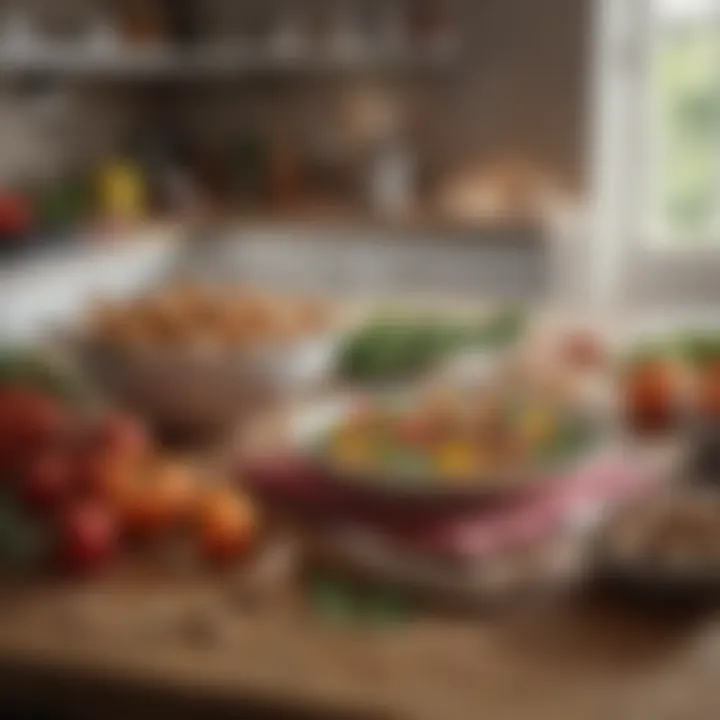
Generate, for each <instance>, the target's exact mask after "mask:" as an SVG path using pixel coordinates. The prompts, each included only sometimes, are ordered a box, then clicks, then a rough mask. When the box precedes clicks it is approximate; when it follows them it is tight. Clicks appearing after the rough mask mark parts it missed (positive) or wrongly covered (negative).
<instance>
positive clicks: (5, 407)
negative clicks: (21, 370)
mask: <svg viewBox="0 0 720 720" xmlns="http://www.w3.org/2000/svg"><path fill="white" fill-rule="evenodd" d="M69 425H70V423H69V419H68V416H67V413H66V412H65V410H64V408H63V407H62V405H61V404H60V403H59V402H58V401H57V400H55V399H54V398H52V397H49V396H46V395H44V394H42V393H41V392H39V391H37V390H34V389H31V388H24V387H5V388H2V389H1V390H0V464H1V465H2V466H3V467H4V468H6V469H7V468H17V466H18V465H19V464H21V462H22V461H23V460H24V459H25V458H27V457H28V456H29V455H31V454H33V453H35V452H37V451H38V450H40V449H43V448H46V447H48V446H53V445H56V444H59V443H60V441H61V440H62V439H63V438H64V437H65V436H66V435H67V431H68V428H69Z"/></svg>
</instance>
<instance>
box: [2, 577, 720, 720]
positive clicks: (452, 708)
mask: <svg viewBox="0 0 720 720" xmlns="http://www.w3.org/2000/svg"><path fill="white" fill-rule="evenodd" d="M78 608H84V611H79V610H78ZM186 612H187V613H188V615H187V617H188V618H190V617H191V613H201V614H202V613H204V614H205V616H207V615H208V614H210V615H212V617H213V618H214V619H215V620H216V621H217V625H216V628H215V629H216V630H219V634H218V636H217V637H215V636H213V635H212V634H208V635H207V636H205V635H204V634H203V632H204V631H203V632H198V633H197V634H196V635H190V634H189V633H178V632H176V631H172V632H170V631H167V632H166V631H165V630H163V626H164V621H162V620H161V619H162V618H165V619H167V618H169V617H179V616H180V615H182V614H183V613H186ZM81 616H82V618H84V619H81ZM197 617H200V616H197ZM138 618H146V621H143V622H145V625H146V627H145V628H144V629H142V627H141V625H142V623H141V622H140V621H139V620H138ZM0 666H2V668H3V672H2V673H0V678H1V680H0V693H1V694H2V696H3V697H5V698H15V699H18V700H20V701H26V700H27V699H28V698H30V699H35V700H37V699H38V698H45V699H47V701H48V703H50V704H52V705H53V706H62V705H64V706H66V707H68V708H74V711H76V710H77V709H78V708H80V709H84V710H85V712H86V713H89V714H88V715H87V716H88V717H97V716H98V714H97V713H96V711H97V710H98V708H100V709H101V710H102V716H103V717H105V718H112V717H115V715H114V714H113V710H115V711H116V714H117V716H118V717H127V712H128V711H129V710H128V708H134V710H133V712H134V711H136V710H138V709H140V710H142V711H145V712H148V716H149V715H151V714H152V715H153V717H157V716H158V714H159V712H160V711H159V710H158V708H161V709H166V710H167V709H168V708H170V707H174V708H175V710H174V711H173V717H186V716H187V717H190V716H193V715H197V714H199V711H200V709H203V710H204V711H206V712H207V711H208V710H210V709H212V712H213V717H216V716H225V715H224V713H227V716H233V714H235V716H240V717H333V718H335V717H337V718H343V717H348V718H349V717H370V718H372V717H378V718H380V717H389V718H443V719H444V718H453V720H463V718H469V719H470V718H472V719H473V720H475V719H477V718H490V719H492V720H503V719H504V718H507V719H508V720H525V719H528V720H580V719H582V720H592V719H595V718H597V719H598V720H601V719H605V718H613V719H617V720H635V719H637V720H648V719H650V720H654V719H655V718H658V719H659V718H662V719H663V720H673V719H677V720H710V719H711V718H716V717H720V682H718V671H719V670H720V625H718V623H716V622H714V621H713V619H712V618H708V617H704V618H697V617H696V618H692V619H688V618H676V619H674V620H670V619H668V618H662V619H661V618H652V617H648V616H647V615H645V616H644V615H643V614H638V613H630V612H629V611H627V610H624V611H622V612H620V611H618V610H611V609H609V608H608V607H607V606H604V607H599V606H598V604H597V601H588V600H587V599H585V600H581V599H578V598H574V599H572V598H560V599H558V598H555V599H554V600H552V601H549V600H546V601H544V602H540V601H538V602H533V600H532V599H531V598H528V599H527V601H526V602H524V603H523V604H522V606H517V607H515V608H514V609H512V610H505V611H498V612H495V613H493V614H491V615H487V616H484V617H483V616H480V617H475V618H467V617H466V618H454V619H453V618H446V617H445V618H442V617H434V618H432V617H427V618H418V619H415V620H412V621H410V622H408V623H407V624H403V625H401V626H397V627H392V628H385V629H379V628H374V629H373V628H368V627H363V628H357V627H332V626H328V625H324V624H322V623H321V622H320V621H319V620H318V619H316V618H314V617H313V616H312V615H310V614H309V613H308V612H307V610H306V609H305V608H304V607H301V606H299V605H297V604H293V603H279V604H278V603H268V604H265V605H263V606H260V607H256V608H254V609H250V608H241V607H238V606H237V604H233V603H232V602H231V601H230V600H229V596H228V595H227V593H226V592H225V591H224V590H223V589H222V588H221V586H219V585H213V584H212V583H208V582H203V583H197V582H196V581H195V582H194V583H191V582H179V583H176V584H174V585H173V586H168V585H163V586H157V587H147V586H144V587H141V586H139V585H138V586H135V587H128V586H127V585H126V584H125V585H123V586H122V587H119V586H118V585H117V584H106V585H99V586H93V587H92V588H90V587H88V588H86V589H82V588H79V589H77V588H75V589H70V590H68V589H61V588H41V589H38V588H35V589H33V590H32V591H25V590H20V591H16V592H6V593H5V594H4V597H3V600H2V611H1V613H0ZM133 703H134V704H133ZM153 708H154V709H153ZM90 709H91V710H90ZM183 713H185V714H183ZM139 714H140V715H141V716H143V715H142V713H139ZM72 717H85V715H83V714H77V715H76V714H73V715H72Z"/></svg>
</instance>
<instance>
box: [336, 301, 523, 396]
mask: <svg viewBox="0 0 720 720" xmlns="http://www.w3.org/2000/svg"><path fill="white" fill-rule="evenodd" d="M524 320H525V319H524V314H523V313H522V312H521V311H520V310H518V309H516V308H509V309H505V310H503V311H501V312H499V313H498V314H497V315H495V316H494V317H492V318H490V319H489V320H484V321H482V322H479V323H478V322H475V323H468V322H465V323H453V322H442V321H439V320H436V319H426V318H418V319H412V320H405V319H398V318H381V319H378V320H375V321H373V322H371V323H370V324H369V325H367V326H365V327H364V328H361V329H360V330H359V331H358V332H357V333H355V334H354V335H352V336H351V337H349V338H348V340H347V342H346V343H345V344H344V345H343V347H342V348H341V350H340V354H339V357H338V368H339V371H340V374H341V375H342V376H343V377H345V378H347V379H349V380H360V381H375V382H377V381H387V380H397V379H400V378H405V377H408V376H412V375H414V374H417V373H419V372H422V371H424V370H427V369H428V368H429V367H431V366H432V365H433V364H434V363H436V362H438V361H439V360H441V359H442V358H443V357H446V356H447V355H449V354H450V353H452V352H454V351H457V350H461V349H464V348H471V347H475V348H482V347H485V348H488V349H491V348H497V347H502V346H504V345H507V344H509V343H512V342H513V341H515V340H516V339H517V338H518V337H519V336H520V334H521V333H522V331H523V329H524V325H525V322H524Z"/></svg>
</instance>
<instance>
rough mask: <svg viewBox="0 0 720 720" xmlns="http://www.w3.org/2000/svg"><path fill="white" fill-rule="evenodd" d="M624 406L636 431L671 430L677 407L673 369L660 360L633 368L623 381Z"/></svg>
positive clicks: (677, 398)
mask: <svg viewBox="0 0 720 720" xmlns="http://www.w3.org/2000/svg"><path fill="white" fill-rule="evenodd" d="M625 404H626V410H627V414H628V418H629V420H630V423H631V425H632V426H633V428H635V429H636V430H639V431H646V430H649V431H653V430H665V429H667V428H668V427H670V426H671V425H672V424H673V421H674V419H675V415H676V412H677V410H678V408H679V405H680V392H679V388H678V383H677V377H676V373H675V371H674V368H672V367H671V366H669V365H668V364H667V363H665V362H663V361H662V360H658V361H651V362H648V363H645V364H643V365H641V366H638V367H636V368H633V370H632V371H631V373H630V375H629V376H628V378H627V380H626V385H625Z"/></svg>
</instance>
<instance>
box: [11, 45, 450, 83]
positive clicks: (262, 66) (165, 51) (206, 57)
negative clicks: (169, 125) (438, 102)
mask: <svg viewBox="0 0 720 720" xmlns="http://www.w3.org/2000/svg"><path fill="white" fill-rule="evenodd" d="M455 57H456V51H455V50H454V49H453V48H451V47H439V48H437V49H428V50H427V51H424V50H416V49H396V50H392V51H391V50H388V51H380V50H376V51H373V52H366V53H361V52H354V53H349V52H325V53H310V52H308V53H306V54H305V53H303V54H301V53H284V54H283V53H278V52H271V51H269V50H268V51H258V50H250V49H243V48H237V47H235V48H231V47H223V46H206V47H198V48H196V49H193V50H177V49H173V48H161V47H158V48H152V49H142V50H135V49H133V50H118V51H112V52H111V51H107V52H95V53H93V52H89V51H86V50H83V49H79V50H78V49H71V48H58V49H55V50H44V51H39V52H37V53H26V54H24V55H22V56H21V55H17V54H11V53H3V52H0V74H2V75H4V76H6V77H8V76H10V77H14V76H18V77H22V76H27V75H49V76H59V77H67V78H71V79H83V78H87V79H112V78H121V79H123V78H127V79H143V78H162V77H170V78H180V79H193V78H199V79H203V78H208V77H222V76H231V77H235V76H238V75H240V76H242V75H255V74H266V73H288V74H307V73H309V74H315V73H325V72H337V71H353V70H383V71H386V70H387V71H393V70H401V71H405V70H408V71H414V70H442V69H445V68H450V67H452V66H453V65H454V63H453V60H454V58H455Z"/></svg>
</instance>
